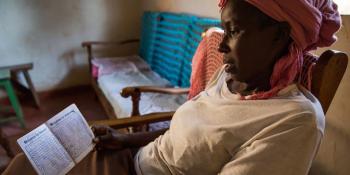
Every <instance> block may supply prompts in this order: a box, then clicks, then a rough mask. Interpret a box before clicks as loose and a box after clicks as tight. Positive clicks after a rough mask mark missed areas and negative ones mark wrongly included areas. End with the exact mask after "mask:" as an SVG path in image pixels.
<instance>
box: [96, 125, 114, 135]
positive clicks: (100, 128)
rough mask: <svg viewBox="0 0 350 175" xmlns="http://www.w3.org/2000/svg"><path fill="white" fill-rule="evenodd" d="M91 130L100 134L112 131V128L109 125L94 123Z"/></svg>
mask: <svg viewBox="0 0 350 175" xmlns="http://www.w3.org/2000/svg"><path fill="white" fill-rule="evenodd" d="M91 130H92V132H93V133H94V134H95V136H99V135H105V134H107V133H110V132H111V130H112V129H111V128H110V127H109V126H104V125H93V126H92V127H91Z"/></svg>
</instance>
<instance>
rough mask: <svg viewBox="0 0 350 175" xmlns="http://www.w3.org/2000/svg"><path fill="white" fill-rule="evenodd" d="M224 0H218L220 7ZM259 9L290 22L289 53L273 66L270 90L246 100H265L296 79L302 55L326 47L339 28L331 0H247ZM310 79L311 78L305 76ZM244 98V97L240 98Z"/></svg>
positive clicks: (338, 20) (333, 38)
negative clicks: (290, 39)
mask: <svg viewBox="0 0 350 175" xmlns="http://www.w3.org/2000/svg"><path fill="white" fill-rule="evenodd" d="M226 1H227V0H221V1H220V4H219V6H220V7H223V6H224V5H225V2H226ZM247 2H248V3H250V4H252V5H254V6H255V7H257V8H258V9H260V10H261V11H262V12H264V13H265V14H267V15H268V16H270V17H272V18H273V19H275V20H277V21H286V22H288V23H289V25H291V27H292V30H291V37H292V39H293V42H292V44H291V45H290V46H289V53H288V54H287V55H286V56H284V57H283V58H281V59H280V60H279V61H278V62H277V63H276V64H275V67H274V70H273V73H272V76H271V79H270V84H271V87H272V89H271V90H270V91H267V92H258V93H257V94H254V95H253V96H250V98H249V99H267V98H270V97H273V96H275V95H276V94H277V93H278V91H279V90H281V89H283V88H284V87H286V86H288V85H289V84H291V83H293V82H294V81H295V79H296V78H297V79H300V78H298V77H297V75H300V71H301V69H302V65H303V56H304V55H306V54H307V52H308V51H310V50H313V49H316V48H317V47H325V46H330V45H331V44H333V43H334V42H335V41H336V37H335V36H334V34H335V32H336V31H338V30H339V28H340V24H341V19H340V15H339V13H338V10H337V5H336V4H335V3H333V1H331V0H247ZM309 79H311V77H309ZM243 99H245V98H243Z"/></svg>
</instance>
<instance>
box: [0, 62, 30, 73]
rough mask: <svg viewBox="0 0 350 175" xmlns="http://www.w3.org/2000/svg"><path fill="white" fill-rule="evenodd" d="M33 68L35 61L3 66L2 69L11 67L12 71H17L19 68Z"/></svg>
mask: <svg viewBox="0 0 350 175" xmlns="http://www.w3.org/2000/svg"><path fill="white" fill-rule="evenodd" d="M32 68H33V63H27V64H18V65H12V66H2V67H0V69H9V70H10V71H11V72H16V71H19V70H29V69H32Z"/></svg>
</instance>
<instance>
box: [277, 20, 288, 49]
mask: <svg viewBox="0 0 350 175" xmlns="http://www.w3.org/2000/svg"><path fill="white" fill-rule="evenodd" d="M277 30H278V31H277V34H276V37H275V41H277V42H279V44H283V43H287V42H288V41H289V38H290V32H291V27H290V25H289V24H288V22H279V23H278V24H277Z"/></svg>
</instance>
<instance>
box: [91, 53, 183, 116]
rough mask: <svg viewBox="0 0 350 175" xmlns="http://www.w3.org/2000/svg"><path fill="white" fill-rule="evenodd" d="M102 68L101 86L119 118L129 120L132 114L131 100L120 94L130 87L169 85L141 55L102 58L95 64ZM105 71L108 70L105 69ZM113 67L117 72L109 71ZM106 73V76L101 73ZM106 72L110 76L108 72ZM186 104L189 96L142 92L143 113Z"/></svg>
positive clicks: (141, 111) (141, 110)
mask: <svg viewBox="0 0 350 175" xmlns="http://www.w3.org/2000/svg"><path fill="white" fill-rule="evenodd" d="M93 64H94V65H95V66H98V67H99V77H98V85H99V87H100V89H101V90H102V92H103V93H104V95H105V96H106V97H107V99H108V101H109V102H110V104H111V105H112V107H113V109H114V112H115V114H116V116H117V117H118V118H125V117H129V116H130V114H131V111H132V102H131V99H130V97H129V98H123V97H122V96H121V95H120V91H121V90H122V89H123V88H124V87H127V86H147V85H152V86H157V85H158V86H167V85H169V84H170V83H169V82H168V81H167V80H165V79H163V78H161V77H160V76H159V75H158V74H156V73H155V72H153V71H151V69H150V68H149V66H148V65H147V63H145V62H144V61H143V60H142V59H141V58H140V57H138V56H128V57H120V58H113V59H112V58H102V59H101V58H100V59H99V61H96V60H95V61H93ZM101 68H103V69H106V70H108V71H104V70H102V69H101ZM111 68H113V69H114V71H110V70H111ZM101 72H104V73H101ZM106 72H107V73H106ZM185 101H186V95H166V94H159V93H143V94H142V95H141V100H140V113H141V114H147V113H151V112H165V111H175V110H176V109H177V108H178V107H179V106H180V105H181V104H183V103H184V102H185Z"/></svg>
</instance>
